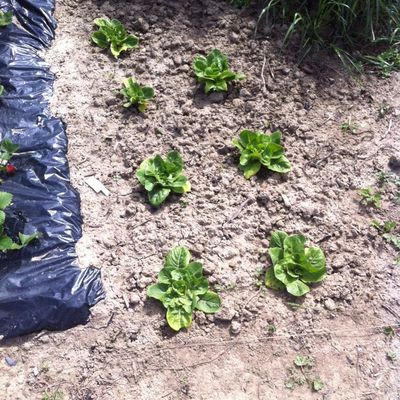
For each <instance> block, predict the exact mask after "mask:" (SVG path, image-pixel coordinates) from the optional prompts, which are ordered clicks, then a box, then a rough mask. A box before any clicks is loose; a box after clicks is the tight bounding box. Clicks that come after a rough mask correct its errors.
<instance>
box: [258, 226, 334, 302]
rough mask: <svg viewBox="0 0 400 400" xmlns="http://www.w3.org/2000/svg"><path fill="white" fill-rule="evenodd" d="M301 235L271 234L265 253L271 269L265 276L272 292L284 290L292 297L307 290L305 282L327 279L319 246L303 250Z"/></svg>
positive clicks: (301, 294) (304, 240)
mask: <svg viewBox="0 0 400 400" xmlns="http://www.w3.org/2000/svg"><path fill="white" fill-rule="evenodd" d="M306 241H307V239H306V238H305V237H304V236H303V235H290V236H289V235H288V234H286V233H285V232H282V231H276V232H274V233H273V234H272V237H271V242H270V245H269V250H268V253H269V255H270V257H271V261H272V267H271V268H268V270H267V273H266V275H265V285H266V286H267V287H269V288H271V289H277V290H279V289H286V290H287V291H288V292H289V293H290V294H292V295H293V296H303V295H305V294H306V293H308V292H309V291H310V288H309V286H308V285H307V284H308V283H313V282H320V281H322V280H323V279H325V277H326V265H325V256H324V253H323V251H322V250H321V249H320V248H318V247H309V248H306V247H305V243H306Z"/></svg>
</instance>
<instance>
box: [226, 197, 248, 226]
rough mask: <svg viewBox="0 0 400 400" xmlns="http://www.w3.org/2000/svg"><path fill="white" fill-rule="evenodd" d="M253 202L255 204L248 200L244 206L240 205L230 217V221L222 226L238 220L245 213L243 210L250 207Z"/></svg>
mask: <svg viewBox="0 0 400 400" xmlns="http://www.w3.org/2000/svg"><path fill="white" fill-rule="evenodd" d="M252 202H253V200H252V199H246V200H245V201H244V202H243V203H242V204H240V205H239V206H238V207H237V208H236V210H235V212H234V213H233V214H232V215H231V216H230V217H229V219H228V220H227V221H225V222H224V223H223V224H222V226H224V225H225V224H229V222H232V221H233V220H234V219H236V218H237V217H238V216H239V215H240V213H241V212H242V211H243V209H244V208H245V207H246V206H248V205H250V204H251V203H252Z"/></svg>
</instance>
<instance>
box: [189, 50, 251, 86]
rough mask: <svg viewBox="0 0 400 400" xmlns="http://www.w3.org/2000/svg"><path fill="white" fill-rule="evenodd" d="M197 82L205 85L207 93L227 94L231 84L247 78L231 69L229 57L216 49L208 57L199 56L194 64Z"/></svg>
mask: <svg viewBox="0 0 400 400" xmlns="http://www.w3.org/2000/svg"><path fill="white" fill-rule="evenodd" d="M193 69H194V73H195V74H196V77H197V81H198V82H199V83H200V84H203V85H204V91H205V93H209V92H211V91H214V92H226V91H227V90H228V85H229V84H230V83H231V82H234V81H239V80H242V79H244V78H245V76H244V75H242V74H237V73H235V72H233V71H231V70H230V69H229V62H228V57H227V56H226V55H225V54H223V53H221V52H220V51H219V50H217V49H214V50H213V51H212V52H211V53H210V54H208V56H207V57H204V56H197V57H196V58H195V59H194V62H193Z"/></svg>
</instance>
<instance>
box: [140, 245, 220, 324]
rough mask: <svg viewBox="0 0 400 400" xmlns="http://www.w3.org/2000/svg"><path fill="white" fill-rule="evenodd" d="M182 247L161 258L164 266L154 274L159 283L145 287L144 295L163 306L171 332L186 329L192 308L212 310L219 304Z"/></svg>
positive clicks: (196, 265) (187, 252)
mask: <svg viewBox="0 0 400 400" xmlns="http://www.w3.org/2000/svg"><path fill="white" fill-rule="evenodd" d="M190 258H191V256H190V252H189V250H188V249H187V248H185V247H175V248H174V249H172V250H171V251H170V252H169V253H168V254H167V256H166V258H165V263H164V268H163V269H162V270H161V271H160V273H159V274H158V281H159V283H157V284H154V285H151V286H149V287H148V289H147V295H148V296H149V297H152V298H154V299H157V300H160V301H161V302H162V303H163V305H164V307H165V308H166V309H167V322H168V325H169V326H170V327H171V328H172V329H173V330H175V331H179V330H180V329H182V328H188V327H189V326H190V325H191V323H192V313H193V311H194V310H199V311H203V312H204V313H215V312H217V311H218V310H219V309H220V307H221V299H220V297H219V296H218V294H216V293H214V292H212V291H210V290H208V281H207V279H206V278H204V277H203V265H202V264H201V263H199V262H196V261H192V262H190Z"/></svg>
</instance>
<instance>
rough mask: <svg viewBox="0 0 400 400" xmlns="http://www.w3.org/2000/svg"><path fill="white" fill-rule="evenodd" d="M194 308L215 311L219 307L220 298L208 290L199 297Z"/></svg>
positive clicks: (208, 311) (206, 311) (207, 311)
mask: <svg viewBox="0 0 400 400" xmlns="http://www.w3.org/2000/svg"><path fill="white" fill-rule="evenodd" d="M196 308H197V309H198V310H199V311H203V312H205V313H215V312H217V311H218V310H219V309H220V308H221V299H220V298H219V296H218V295H217V294H216V293H214V292H211V291H208V292H206V293H205V294H204V295H203V296H201V297H200V299H199V301H198V302H197V304H196Z"/></svg>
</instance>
